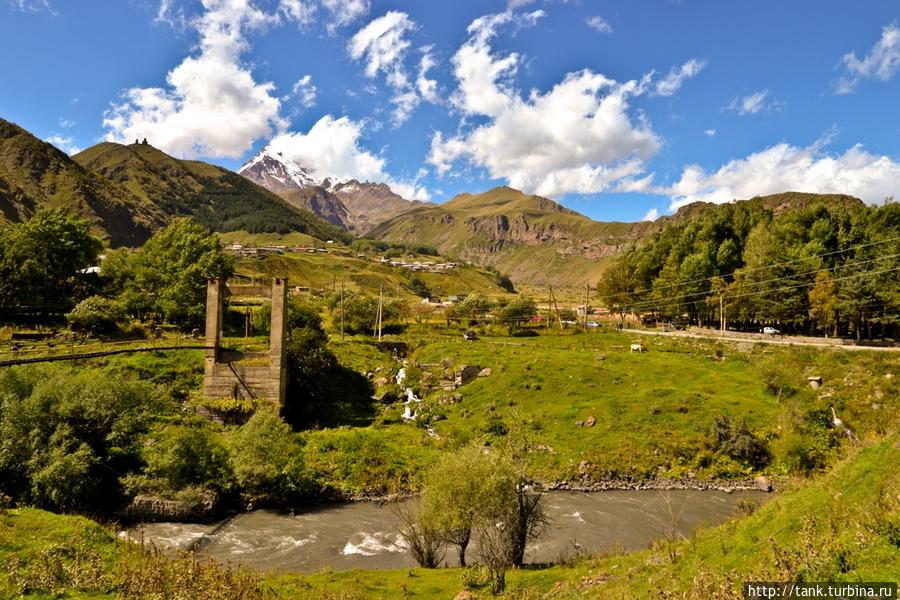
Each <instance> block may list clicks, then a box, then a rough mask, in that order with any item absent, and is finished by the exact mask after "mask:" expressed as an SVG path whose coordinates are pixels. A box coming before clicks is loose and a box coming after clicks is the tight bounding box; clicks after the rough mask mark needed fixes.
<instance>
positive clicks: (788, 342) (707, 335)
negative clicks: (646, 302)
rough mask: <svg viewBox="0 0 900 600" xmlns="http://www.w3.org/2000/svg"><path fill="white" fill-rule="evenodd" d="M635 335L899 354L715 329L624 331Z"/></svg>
mask: <svg viewBox="0 0 900 600" xmlns="http://www.w3.org/2000/svg"><path fill="white" fill-rule="evenodd" d="M623 331H625V332H627V333H632V334H635V335H663V336H670V337H685V338H704V339H714V340H722V341H727V342H747V343H751V344H774V345H779V346H815V347H818V348H833V349H835V350H871V351H874V352H900V347H897V346H893V347H885V346H857V345H856V344H854V343H853V342H852V341H850V340H842V339H839V338H818V337H810V336H790V335H785V336H780V335H765V334H762V333H742V332H738V331H719V330H717V329H701V328H697V327H692V328H691V329H689V330H687V331H668V332H666V331H660V330H658V329H624V330H623Z"/></svg>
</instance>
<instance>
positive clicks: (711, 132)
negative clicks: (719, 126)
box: [703, 129, 716, 137]
mask: <svg viewBox="0 0 900 600" xmlns="http://www.w3.org/2000/svg"><path fill="white" fill-rule="evenodd" d="M703 135H705V136H706V137H716V130H715V129H704V130H703Z"/></svg>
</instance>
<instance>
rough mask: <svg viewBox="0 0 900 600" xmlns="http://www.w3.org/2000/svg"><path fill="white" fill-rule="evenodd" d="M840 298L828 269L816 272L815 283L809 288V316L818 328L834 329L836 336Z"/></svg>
mask: <svg viewBox="0 0 900 600" xmlns="http://www.w3.org/2000/svg"><path fill="white" fill-rule="evenodd" d="M839 303H840V300H839V299H838V294H837V284H836V283H835V282H834V278H833V277H832V276H831V274H830V273H829V272H828V271H822V272H820V273H818V274H816V285H815V286H814V287H813V288H812V289H810V290H809V316H810V318H811V319H812V320H813V322H814V323H815V324H816V327H817V328H818V329H821V330H824V331H826V332H827V331H828V330H829V329H833V330H834V335H835V337H837V335H838V331H837V324H838V307H839V305H840V304H839Z"/></svg>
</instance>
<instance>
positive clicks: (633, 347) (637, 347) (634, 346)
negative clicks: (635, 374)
mask: <svg viewBox="0 0 900 600" xmlns="http://www.w3.org/2000/svg"><path fill="white" fill-rule="evenodd" d="M631 351H632V352H646V351H647V349H646V348H644V345H643V344H632V345H631Z"/></svg>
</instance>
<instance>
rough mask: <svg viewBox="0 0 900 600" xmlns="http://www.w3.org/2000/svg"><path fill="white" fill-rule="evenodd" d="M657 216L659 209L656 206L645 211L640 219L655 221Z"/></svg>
mask: <svg viewBox="0 0 900 600" xmlns="http://www.w3.org/2000/svg"><path fill="white" fill-rule="evenodd" d="M658 218H659V210H657V209H656V208H651V209H650V210H648V211H647V214H646V215H644V218H643V219H641V221H655V220H657V219H658Z"/></svg>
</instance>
